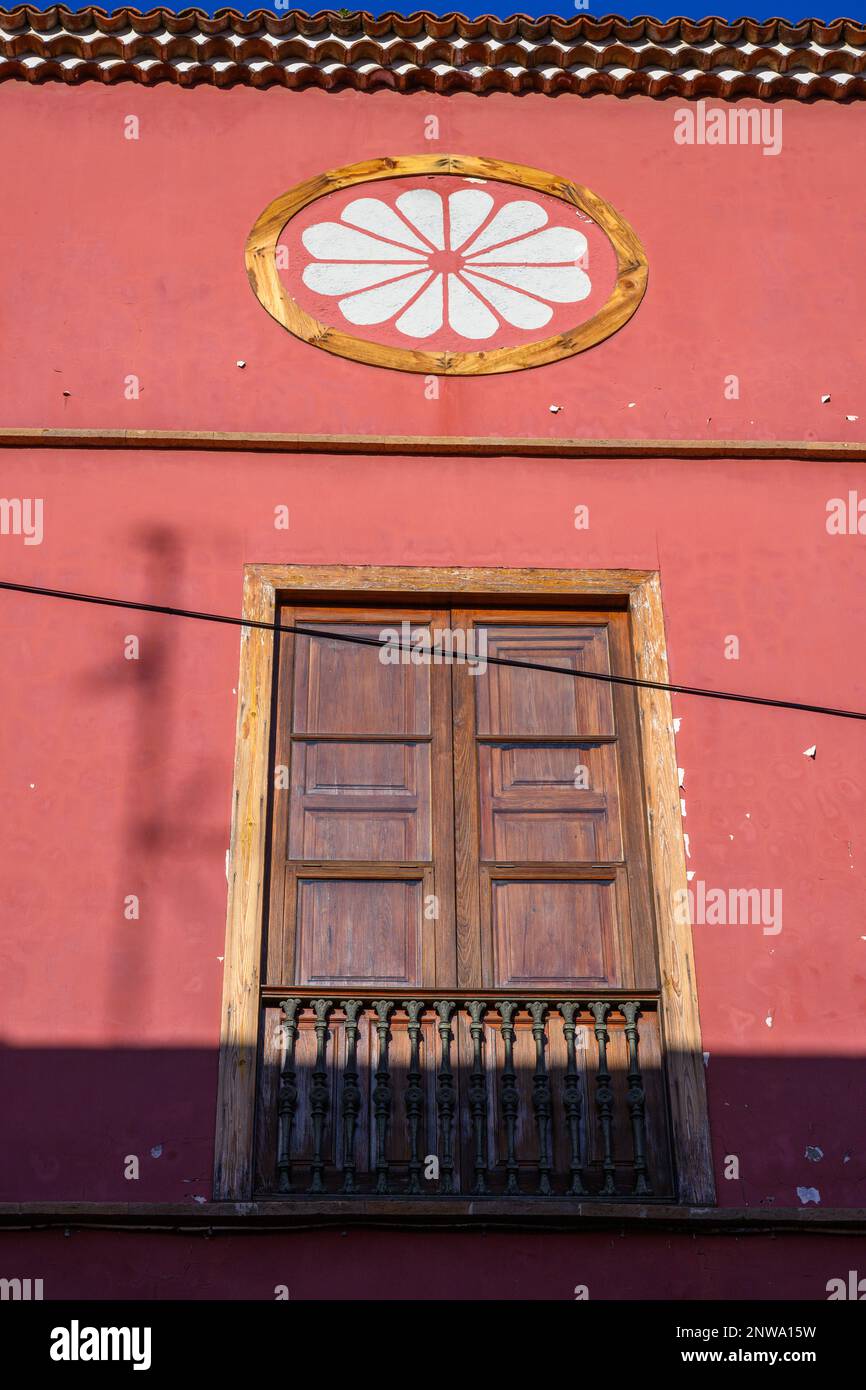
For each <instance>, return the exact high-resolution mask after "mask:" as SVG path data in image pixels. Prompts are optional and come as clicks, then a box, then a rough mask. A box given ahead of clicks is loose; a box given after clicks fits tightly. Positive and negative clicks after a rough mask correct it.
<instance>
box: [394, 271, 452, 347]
mask: <svg viewBox="0 0 866 1390" xmlns="http://www.w3.org/2000/svg"><path fill="white" fill-rule="evenodd" d="M442 286H443V281H442V276H441V275H437V276H436V279H435V280H434V281H433V283H432V284H431V285H428V286H427V288H426V290H425V291H424V293H423V294H419V296H418V298H417V299H416V300H415V303H414V304H410V305H409V308H408V309H407V310H406V312H405V314H401V315H400V317H399V318H398V320H397V322H396V324H395V325H394V326H395V328H398V329H399V330H400V332H401V333H405V334H406V335H407V336H408V337H410V338H429V337H430V334H431V333H437V332H438V331H439V329H440V328H441V327H442V300H443V294H442Z"/></svg>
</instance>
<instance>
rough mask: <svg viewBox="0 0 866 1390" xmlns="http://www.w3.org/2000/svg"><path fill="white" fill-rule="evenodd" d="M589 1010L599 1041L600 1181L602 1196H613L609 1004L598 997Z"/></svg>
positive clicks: (596, 1092)
mask: <svg viewBox="0 0 866 1390" xmlns="http://www.w3.org/2000/svg"><path fill="white" fill-rule="evenodd" d="M589 1011H590V1013H591V1014H592V1016H593V1018H594V1019H595V1040H596V1042H597V1043H598V1071H597V1072H596V1077H595V1085H596V1091H595V1104H596V1109H597V1111H598V1120H599V1124H600V1126H601V1138H602V1147H603V1151H604V1158H603V1162H602V1168H603V1170H604V1183H603V1184H602V1189H601V1195H602V1197H613V1196H615V1194H616V1185H615V1183H614V1174H615V1173H616V1167H615V1165H614V1161H613V1091H612V1090H611V1085H610V1082H611V1075H610V1072H609V1071H608V1069H607V1043H608V1033H607V1026H606V1022H605V1020H606V1019H607V1016H608V1014H609V1013H610V1004H605V1003H604V1002H603V1001H601V1000H596V1002H595V1003H594V1004H590V1006H589Z"/></svg>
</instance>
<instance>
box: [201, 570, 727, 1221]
mask: <svg viewBox="0 0 866 1390" xmlns="http://www.w3.org/2000/svg"><path fill="white" fill-rule="evenodd" d="M284 595H285V596H286V598H287V599H288V600H289V601H291V600H292V599H294V600H295V601H297V600H298V599H299V598H300V596H301V595H303V597H304V600H305V601H307V602H322V601H327V600H328V599H329V598H334V597H335V596H339V598H340V599H341V601H344V602H345V601H349V600H351V599H354V598H357V599H359V600H363V602H365V603H372V602H374V601H381V602H383V603H388V604H391V605H394V604H396V603H399V602H400V600H401V599H404V600H405V599H414V600H416V601H417V596H418V595H425V596H428V597H429V599H430V601H431V602H432V601H433V600H436V601H437V602H439V603H441V605H442V606H445V604H446V602H447V603H449V604H453V605H454V606H459V604H461V603H462V604H464V605H466V606H468V601H469V600H472V601H475V600H477V602H478V604H479V606H481V605H484V604H485V602H487V603H488V604H489V603H490V601H491V600H495V601H502V600H507V601H508V602H509V604H510V605H511V606H513V607H518V606H520V605H521V604H535V605H536V606H538V605H539V603H540V602H543V601H544V600H548V601H550V600H552V599H555V600H556V601H558V602H560V603H562V602H563V600H567V599H572V598H573V600H574V602H575V604H577V605H580V604H584V605H585V604H586V603H587V600H592V601H596V602H601V603H602V604H604V603H608V604H610V606H613V607H624V608H626V609H627V611H628V613H629V618H630V623H629V630H630V635H631V642H632V659H633V663H634V670H635V673H636V675H637V676H638V677H639V678H641V679H643V680H651V681H659V682H667V681H668V679H669V677H668V662H667V650H666V643H665V631H664V613H663V608H662V596H661V584H660V580H659V574H658V571H656V570H598V569H593V570H583V569H555V570H550V569H492V568H484V569H430V568H421V567H419V568H415V567H408V566H394V567H381V566H377V565H360V566H359V565H267V564H250V565H246V566H245V567H244V591H243V616H244V617H245V618H248V619H250V620H251V621H253V622H260V623H269V624H272V623H274V622H275V620H276V615H277V611H278V604H279V602H280V600H281V598H282V597H283V596H284ZM273 645H274V644H273V636H272V634H271V633H269V632H268V631H267V630H266V629H265V628H260V627H258V628H253V627H249V628H243V629H242V630H241V659H240V677H239V681H238V718H237V741H236V747H235V766H234V785H233V789H232V828H231V845H230V849H229V863H228V883H229V895H228V914H227V921H226V943H225V974H224V981H223V1002H222V1015H221V1029H220V1057H219V1082H218V1094H217V1122H216V1137H215V1138H216V1142H215V1159H214V1200H216V1201H250V1200H251V1198H252V1191H253V1181H254V1153H253V1130H254V1116H255V1104H256V1056H257V1048H258V1035H259V1018H260V984H261V959H262V945H263V930H264V917H265V884H266V868H267V860H268V855H269V852H270V849H269V842H268V838H267V832H268V825H267V820H268V802H269V784H268V769H269V762H270V751H271V741H272V728H271V721H272V717H273V675H274V670H273ZM637 699H638V711H639V719H640V740H641V762H642V767H643V778H644V791H645V798H646V816H647V828H648V839H649V851H650V866H651V871H652V891H653V897H654V907H655V915H656V931H657V939H658V952H659V971H660V976H661V1001H662V1010H663V1020H664V1046H665V1057H666V1069H667V1081H668V1093H669V1102H670V1117H671V1132H672V1144H673V1159H674V1166H675V1172H676V1179H677V1192H678V1200H679V1203H680V1204H683V1205H691V1206H712V1205H713V1204H714V1203H715V1183H714V1179H713V1169H712V1154H711V1150H710V1137H709V1120H708V1113H707V1099H706V1083H705V1077H704V1066H703V1049H702V1044H701V1030H700V1017H699V1011H698V996H697V984H696V979H695V967H694V949H693V943H692V930H691V926H690V924H689V923H688V922H687V921H683V920H682V918H683V915H684V914H683V913H682V912H681V911H678V910H677V907H678V904H681V903H682V902H684V901H685V900H686V897H685V894H686V889H687V878H686V859H685V844H684V840H683V829H682V819H681V813H680V792H679V782H678V777H677V762H676V749H675V746H674V735H673V716H672V713H671V701H670V695H669V694H668V692H667V691H665V690H647V689H640V690H638V691H637Z"/></svg>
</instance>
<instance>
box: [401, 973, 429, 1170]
mask: <svg viewBox="0 0 866 1390" xmlns="http://www.w3.org/2000/svg"><path fill="white" fill-rule="evenodd" d="M403 1008H404V1009H405V1010H406V1013H407V1014H408V1016H409V1069H408V1071H407V1073H406V1119H407V1121H408V1124H409V1181H408V1183H407V1184H406V1191H407V1192H411V1193H413V1194H414V1193H419V1192H420V1191H421V1171H422V1169H423V1166H424V1165H423V1164H422V1162H421V1154H420V1151H419V1148H418V1129H419V1126H420V1123H421V1118H422V1116H423V1113H424V1092H423V1090H422V1089H421V1060H420V1055H419V1049H420V1045H421V1014H422V1013H423V1012H424V1004H423V1002H422V1001H421V1000H420V999H407V1000H406V1002H405V1003H404V1004H403Z"/></svg>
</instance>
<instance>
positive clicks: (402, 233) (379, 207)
mask: <svg viewBox="0 0 866 1390" xmlns="http://www.w3.org/2000/svg"><path fill="white" fill-rule="evenodd" d="M340 218H341V220H342V221H343V222H348V223H349V224H350V226H352V227H360V228H361V230H362V231H363V232H372V233H373V235H374V236H376V235H378V236H384V237H387V238H388V239H389V241H399V242H400V243H401V244H402V245H403V246H412V247H414V249H415V250H416V251H427V250H428V249H429V248H428V247H426V246H425V245H424V243H423V241H422V240H421V238H420V237H417V236H416V235H415V233H414V232H413V231H412V229H411V228H410V227H407V226H406V223H405V222H404V221H403V219H402V217H398V216H397V214H396V212H395V211H394V209H393V208H389V206H388V204H387V203H383V202H382V199H381V198H356V199H355V201H354V202H353V203H347V204H346V206H345V207H344V208H343V211H342V212H341V213H340Z"/></svg>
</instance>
